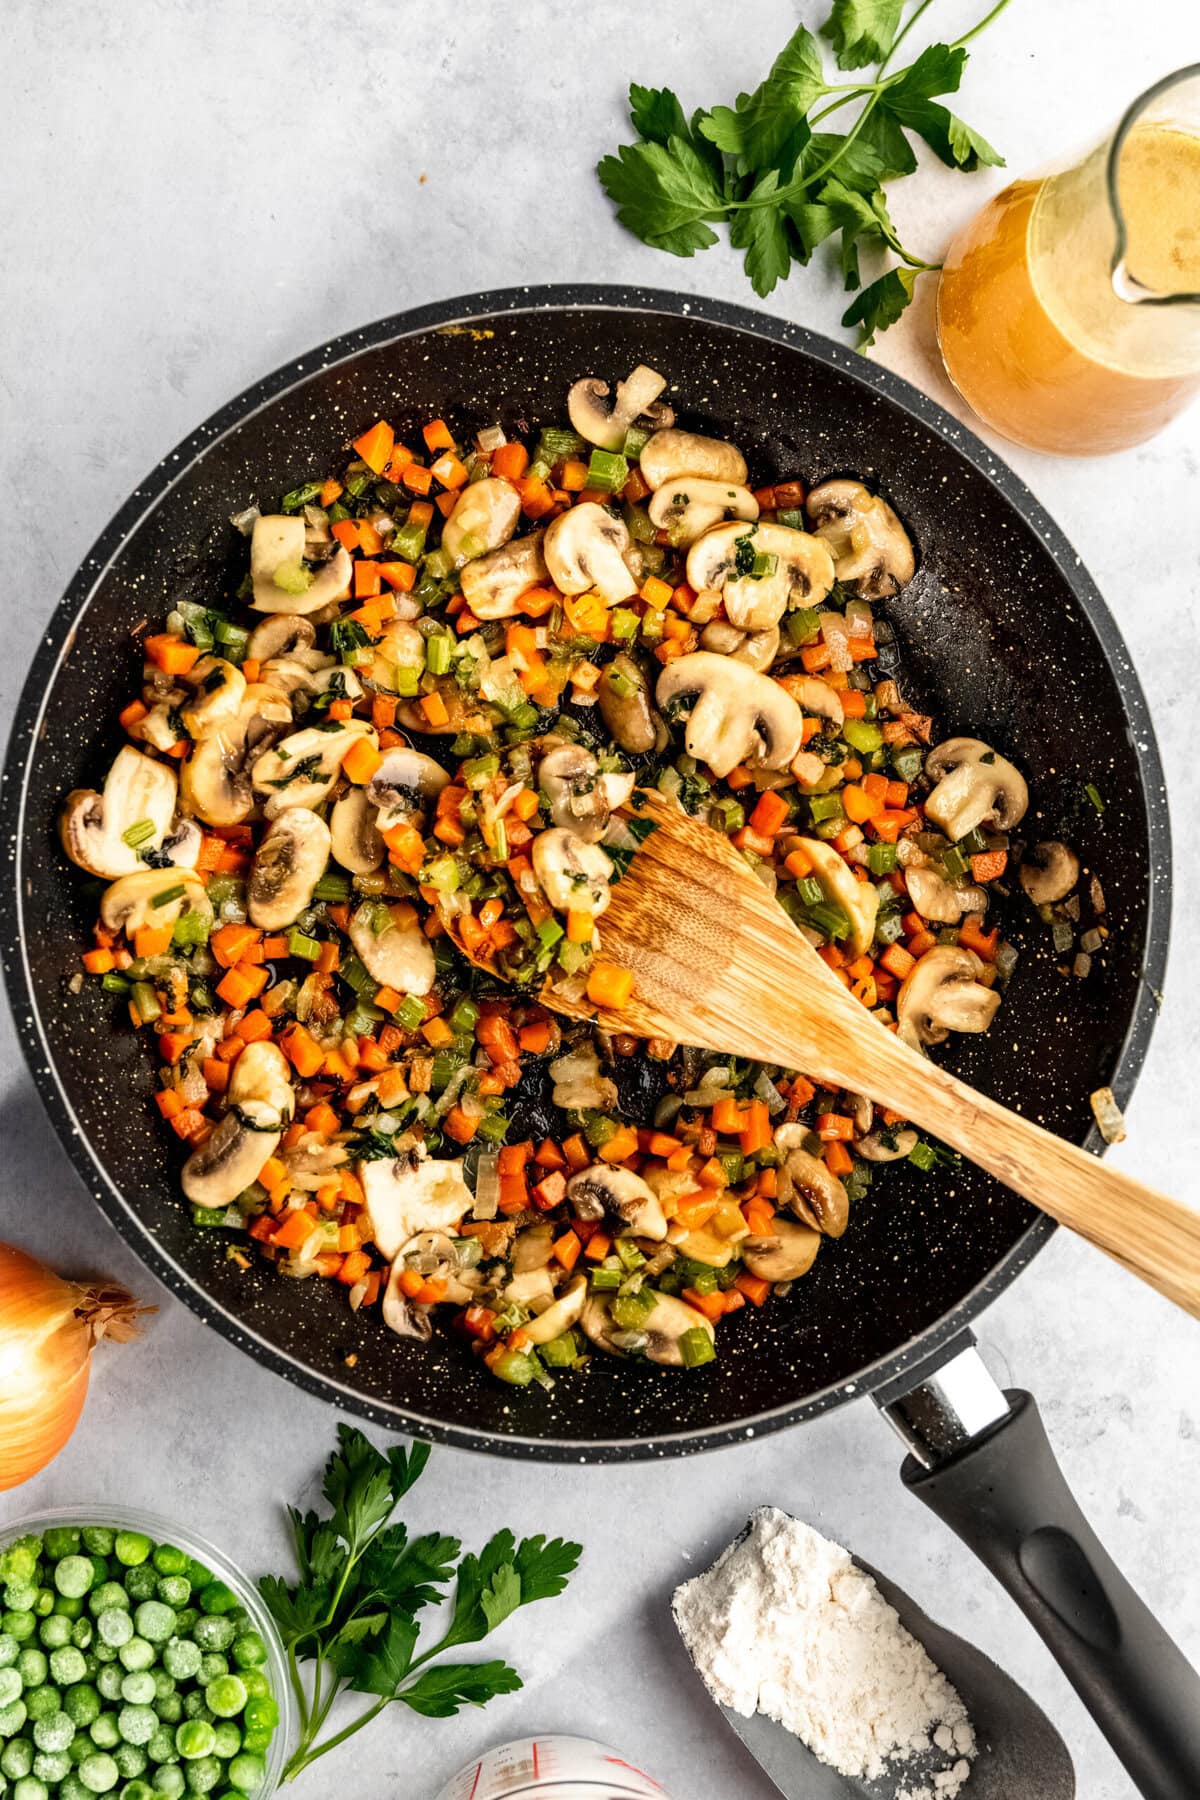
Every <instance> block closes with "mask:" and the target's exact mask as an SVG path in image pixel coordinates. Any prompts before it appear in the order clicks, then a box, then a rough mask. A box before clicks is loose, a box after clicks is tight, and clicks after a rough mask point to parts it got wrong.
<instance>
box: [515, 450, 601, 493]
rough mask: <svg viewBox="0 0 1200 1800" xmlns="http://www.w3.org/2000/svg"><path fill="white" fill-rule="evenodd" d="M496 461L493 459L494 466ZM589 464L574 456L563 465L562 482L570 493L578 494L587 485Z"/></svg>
mask: <svg viewBox="0 0 1200 1800" xmlns="http://www.w3.org/2000/svg"><path fill="white" fill-rule="evenodd" d="M494 466H495V462H494V459H493V467H494ZM587 473H588V472H587V464H586V463H581V462H576V461H575V460H574V459H573V458H571V459H570V460H568V461H567V462H565V463H564V464H563V466H562V484H563V486H564V487H565V488H566V490H567V492H568V494H578V493H581V492H582V491H583V489H584V488H585V487H586V486H587Z"/></svg>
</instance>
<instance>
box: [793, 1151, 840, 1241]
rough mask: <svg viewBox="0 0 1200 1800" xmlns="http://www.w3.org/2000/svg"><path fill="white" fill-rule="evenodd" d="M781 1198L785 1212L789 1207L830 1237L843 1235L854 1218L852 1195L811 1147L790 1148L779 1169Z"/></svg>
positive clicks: (813, 1227) (815, 1229) (814, 1228)
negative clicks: (812, 1151) (851, 1205)
mask: <svg viewBox="0 0 1200 1800" xmlns="http://www.w3.org/2000/svg"><path fill="white" fill-rule="evenodd" d="M778 1200H779V1209H780V1211H781V1212H782V1211H783V1210H784V1209H785V1208H787V1209H788V1210H789V1211H791V1212H794V1213H795V1214H796V1217H797V1218H798V1219H802V1220H803V1222H804V1223H805V1224H806V1225H811V1226H812V1229H813V1230H814V1231H823V1232H824V1233H825V1236H826V1237H841V1235H842V1233H843V1232H844V1231H845V1229H846V1225H847V1223H848V1221H849V1218H850V1198H849V1195H848V1194H847V1193H846V1190H845V1188H844V1187H843V1186H842V1183H841V1182H840V1181H839V1180H838V1178H837V1176H836V1175H835V1174H833V1172H832V1170H830V1169H828V1168H827V1167H826V1165H825V1164H824V1163H823V1162H822V1161H821V1159H820V1157H819V1156H810V1155H809V1153H808V1151H807V1150H801V1149H795V1150H789V1151H788V1153H787V1155H786V1157H785V1158H784V1160H783V1163H782V1164H781V1166H780V1169H779V1178H778Z"/></svg>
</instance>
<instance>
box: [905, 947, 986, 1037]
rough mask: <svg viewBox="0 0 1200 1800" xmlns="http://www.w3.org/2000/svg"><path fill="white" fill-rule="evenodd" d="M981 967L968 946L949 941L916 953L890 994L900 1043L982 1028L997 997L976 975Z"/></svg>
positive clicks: (982, 1029) (981, 1029)
mask: <svg viewBox="0 0 1200 1800" xmlns="http://www.w3.org/2000/svg"><path fill="white" fill-rule="evenodd" d="M981 967H982V965H981V963H980V961H979V958H978V957H977V956H976V955H975V954H974V952H973V951H971V950H964V949H962V948H960V947H959V946H958V945H955V944H939V945H937V946H936V947H935V948H934V949H932V950H927V951H926V952H925V954H924V956H922V957H920V958H918V960H917V963H916V965H915V967H914V968H912V969H911V970H910V971H909V973H908V974H907V975H906V976H905V978H904V981H903V983H902V984H901V988H900V992H899V993H898V994H897V996H896V1019H897V1022H898V1023H899V1026H900V1035H901V1037H902V1038H903V1039H904V1040H905V1042H906V1043H909V1044H913V1045H925V1044H941V1043H944V1042H945V1040H946V1038H947V1037H949V1035H950V1033H951V1032H952V1031H986V1030H987V1028H988V1026H989V1025H990V1024H991V1022H992V1020H993V1019H994V1018H995V1016H996V1009H997V1008H998V1006H999V1005H1000V996H999V994H998V993H996V992H995V990H994V989H993V988H988V987H984V985H983V983H982V982H981V981H979V980H977V979H976V978H977V976H978V974H979V971H980V969H981Z"/></svg>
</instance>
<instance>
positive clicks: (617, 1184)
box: [567, 1162, 667, 1241]
mask: <svg viewBox="0 0 1200 1800" xmlns="http://www.w3.org/2000/svg"><path fill="white" fill-rule="evenodd" d="M567 1198H568V1200H569V1201H570V1202H571V1204H572V1206H573V1207H574V1208H575V1211H576V1212H577V1213H578V1215H579V1217H580V1218H581V1219H602V1218H603V1217H604V1216H605V1214H606V1213H607V1214H609V1215H610V1217H612V1218H614V1219H619V1220H620V1222H621V1223H622V1224H623V1225H625V1226H627V1227H628V1229H629V1230H630V1231H631V1232H632V1233H633V1235H634V1237H644V1238H653V1239H655V1240H656V1241H661V1240H662V1239H663V1238H665V1237H666V1235H667V1220H666V1215H665V1213H664V1212H663V1209H662V1204H661V1202H660V1200H659V1198H658V1195H657V1194H656V1193H655V1192H654V1190H653V1188H651V1187H648V1186H647V1184H646V1183H645V1182H644V1181H643V1180H642V1178H641V1176H640V1175H635V1174H634V1172H633V1170H632V1169H622V1168H619V1167H617V1166H615V1165H613V1164H610V1163H602V1162H601V1163H592V1164H591V1166H590V1167H589V1168H586V1169H577V1170H576V1172H575V1174H574V1175H572V1176H571V1178H570V1179H569V1181H568V1182H567Z"/></svg>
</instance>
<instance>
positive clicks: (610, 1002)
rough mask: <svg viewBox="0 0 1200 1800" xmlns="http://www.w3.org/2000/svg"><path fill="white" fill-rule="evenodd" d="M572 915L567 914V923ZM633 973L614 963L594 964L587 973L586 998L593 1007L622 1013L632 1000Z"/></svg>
mask: <svg viewBox="0 0 1200 1800" xmlns="http://www.w3.org/2000/svg"><path fill="white" fill-rule="evenodd" d="M572 916H573V915H571V914H568V915H567V917H568V921H569V920H570V918H571V917H572ZM633 980H634V978H633V971H632V969H622V968H619V967H618V966H617V964H616V963H610V962H594V963H593V964H592V966H591V969H590V970H589V972H588V979H587V997H588V999H589V1000H590V1001H591V1003H592V1005H593V1006H604V1007H607V1008H608V1009H609V1010H610V1011H612V1012H622V1011H623V1010H624V1009H625V1007H627V1006H628V1005H629V1002H630V1001H631V1000H632V998H633Z"/></svg>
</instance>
